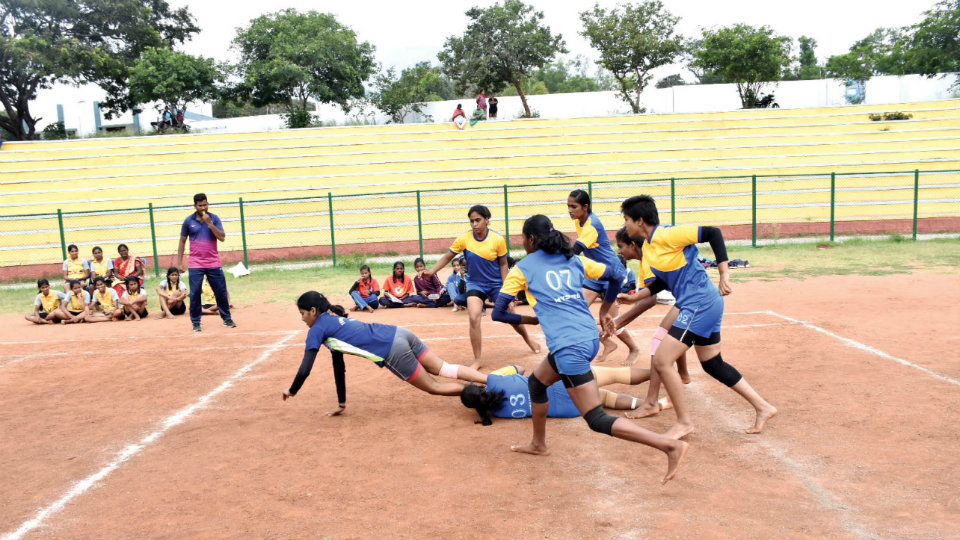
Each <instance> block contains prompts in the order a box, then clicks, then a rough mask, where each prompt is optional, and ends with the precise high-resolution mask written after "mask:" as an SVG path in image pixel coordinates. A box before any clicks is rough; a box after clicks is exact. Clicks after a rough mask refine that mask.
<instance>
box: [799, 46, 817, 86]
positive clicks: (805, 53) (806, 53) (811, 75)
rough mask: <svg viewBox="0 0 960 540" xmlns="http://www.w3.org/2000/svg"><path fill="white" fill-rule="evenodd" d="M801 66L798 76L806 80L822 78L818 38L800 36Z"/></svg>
mask: <svg viewBox="0 0 960 540" xmlns="http://www.w3.org/2000/svg"><path fill="white" fill-rule="evenodd" d="M797 41H799V43H800V58H799V60H800V68H799V69H798V70H797V78H798V79H800V80H802V81H806V80H810V79H819V78H820V66H818V65H817V53H816V49H817V40H815V39H813V38H812V37H807V36H800V39H798V40H797Z"/></svg>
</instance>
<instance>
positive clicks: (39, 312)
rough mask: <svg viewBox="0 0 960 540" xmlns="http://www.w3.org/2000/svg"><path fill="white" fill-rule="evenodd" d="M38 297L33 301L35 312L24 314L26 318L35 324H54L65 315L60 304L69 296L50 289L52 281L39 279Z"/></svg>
mask: <svg viewBox="0 0 960 540" xmlns="http://www.w3.org/2000/svg"><path fill="white" fill-rule="evenodd" d="M37 289H39V291H40V292H39V293H37V298H36V299H35V300H34V301H33V313H28V314H26V315H24V316H23V318H25V319H26V320H28V321H30V322H32V323H35V324H53V323H55V322H57V321H59V320H60V319H61V318H62V317H63V315H62V312H61V311H60V304H61V303H62V302H63V301H64V300H65V299H66V298H67V295H66V294H64V293H62V292H60V291H54V290H51V289H50V282H49V281H47V280H46V279H45V278H40V279H38V280H37Z"/></svg>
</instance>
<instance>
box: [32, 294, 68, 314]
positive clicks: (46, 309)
mask: <svg viewBox="0 0 960 540" xmlns="http://www.w3.org/2000/svg"><path fill="white" fill-rule="evenodd" d="M62 299H63V293H59V292H56V291H53V290H51V291H49V293H48V294H47V295H46V296H44V295H43V293H38V294H37V300H36V302H34V304H35V305H38V306H40V311H42V312H43V313H53V312H54V311H56V310H58V309H60V300H62Z"/></svg>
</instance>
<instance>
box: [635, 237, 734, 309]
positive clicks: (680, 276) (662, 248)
mask: <svg viewBox="0 0 960 540" xmlns="http://www.w3.org/2000/svg"><path fill="white" fill-rule="evenodd" d="M699 242H700V227H697V226H696V225H676V226H669V225H658V226H656V227H654V229H653V232H652V233H651V234H650V237H649V238H647V239H645V240H644V242H643V272H644V276H643V279H644V283H647V284H649V283H650V282H651V281H653V279H654V278H659V279H660V280H662V281H663V282H664V283H666V284H667V289H668V290H669V291H670V292H671V293H673V296H675V297H676V299H677V305H678V306H682V307H690V308H693V307H698V306H708V305H710V304H712V303H713V302H715V301H716V300H717V299H718V298H720V291H719V290H718V289H717V286H716V285H714V284H713V281H711V280H710V276H709V275H708V274H707V271H706V270H704V269H703V266H702V265H701V264H700V263H699V262H697V256H699V254H700V252H699V250H697V243H699Z"/></svg>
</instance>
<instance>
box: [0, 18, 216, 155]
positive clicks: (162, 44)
mask: <svg viewBox="0 0 960 540" xmlns="http://www.w3.org/2000/svg"><path fill="white" fill-rule="evenodd" d="M198 30H199V28H197V26H196V24H195V23H194V21H193V18H192V17H191V16H190V13H189V12H188V11H187V9H186V8H180V9H173V8H171V7H170V5H169V4H168V3H167V2H166V0H0V105H2V106H3V111H2V113H0V127H2V128H3V129H4V130H5V131H7V132H8V133H10V134H11V135H12V136H13V137H14V138H17V139H32V138H34V136H35V134H36V123H37V121H39V120H40V118H35V117H34V116H33V115H32V114H31V113H30V108H29V102H30V100H32V99H35V98H36V96H37V92H38V91H39V90H41V89H45V88H49V87H51V86H52V85H53V84H54V83H56V82H75V83H94V84H98V85H100V86H101V87H102V88H103V89H104V90H105V91H106V92H107V98H106V99H105V100H103V101H102V102H101V108H102V109H103V110H104V112H105V114H106V115H107V117H108V118H109V117H111V116H112V115H114V114H118V113H120V112H122V111H124V110H127V109H134V106H135V103H134V102H133V100H132V99H131V97H130V93H129V91H128V85H127V81H128V78H129V70H130V67H131V66H132V65H133V64H134V63H135V62H136V60H137V59H138V58H140V55H141V53H142V52H143V51H144V50H146V48H147V47H156V48H170V47H172V46H173V45H174V44H177V43H182V42H183V41H184V40H186V39H187V38H188V37H189V36H190V35H191V34H193V33H195V32H197V31H198Z"/></svg>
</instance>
